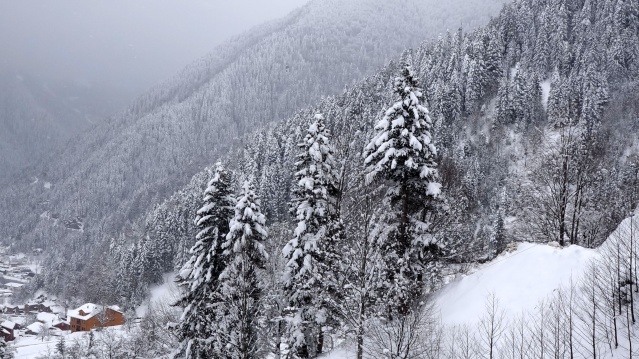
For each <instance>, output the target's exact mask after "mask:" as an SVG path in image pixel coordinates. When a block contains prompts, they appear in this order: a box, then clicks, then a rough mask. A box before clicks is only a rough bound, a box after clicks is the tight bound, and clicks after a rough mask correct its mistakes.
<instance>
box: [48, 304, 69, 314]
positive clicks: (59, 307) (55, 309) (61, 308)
mask: <svg viewBox="0 0 639 359" xmlns="http://www.w3.org/2000/svg"><path fill="white" fill-rule="evenodd" d="M50 307H51V311H52V312H53V313H56V314H64V311H65V309H66V308H64V306H62V305H58V304H53V305H51V306H50Z"/></svg>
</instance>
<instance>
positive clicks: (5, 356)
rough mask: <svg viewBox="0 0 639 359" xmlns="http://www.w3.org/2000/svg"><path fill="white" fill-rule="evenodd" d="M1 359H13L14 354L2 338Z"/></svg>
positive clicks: (0, 341) (0, 339)
mask: <svg viewBox="0 0 639 359" xmlns="http://www.w3.org/2000/svg"><path fill="white" fill-rule="evenodd" d="M0 359H13V352H12V351H11V349H10V348H9V346H8V345H7V342H5V341H4V338H2V337H0Z"/></svg>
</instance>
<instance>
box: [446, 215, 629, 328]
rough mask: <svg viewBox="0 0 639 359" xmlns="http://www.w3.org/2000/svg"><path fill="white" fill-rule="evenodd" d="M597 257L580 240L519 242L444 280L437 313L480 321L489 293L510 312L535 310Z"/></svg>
mask: <svg viewBox="0 0 639 359" xmlns="http://www.w3.org/2000/svg"><path fill="white" fill-rule="evenodd" d="M637 219H638V220H639V218H637ZM597 258H599V255H598V251H597V250H596V249H589V248H583V247H580V246H576V245H573V246H570V247H565V248H559V247H557V246H551V245H547V244H538V243H520V244H519V245H518V247H517V250H515V251H513V252H504V253H502V254H501V255H500V256H498V257H496V258H495V259H493V260H492V261H490V262H488V263H486V264H483V265H481V266H479V267H478V268H476V269H474V270H473V273H470V274H468V275H465V276H463V277H462V278H460V279H458V280H455V281H453V282H452V283H450V284H448V285H446V286H445V287H444V288H443V289H442V290H441V291H440V292H439V293H438V294H437V296H436V298H435V305H436V306H437V312H438V313H439V315H440V316H441V318H442V322H443V323H444V324H446V325H460V324H469V325H476V324H477V323H478V322H479V320H480V319H481V316H482V315H483V314H484V311H485V302H486V298H488V296H489V295H490V294H491V293H494V294H495V296H496V297H497V298H499V301H500V307H501V308H502V309H503V310H504V312H505V313H506V315H507V316H510V317H514V316H516V315H518V314H520V313H521V312H525V311H533V310H534V309H535V307H536V306H537V305H539V302H540V301H541V300H543V299H546V298H547V297H549V296H550V295H551V294H552V293H553V291H555V290H556V289H557V288H559V287H561V286H568V285H570V283H571V281H572V282H573V283H577V282H578V281H579V279H580V278H581V276H582V274H583V273H584V272H585V271H586V269H587V267H588V265H589V263H591V261H592V260H593V259H597Z"/></svg>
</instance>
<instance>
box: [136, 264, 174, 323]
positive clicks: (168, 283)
mask: <svg viewBox="0 0 639 359" xmlns="http://www.w3.org/2000/svg"><path fill="white" fill-rule="evenodd" d="M175 276H176V274H175V273H166V274H164V276H162V279H163V283H162V284H160V285H156V286H153V287H151V288H150V289H149V298H148V299H147V300H146V301H145V302H144V303H142V304H141V305H140V306H139V307H137V308H136V309H135V314H136V316H138V317H143V316H145V315H146V312H147V311H148V310H149V304H151V305H153V304H156V303H172V302H174V301H175V300H176V299H177V297H176V293H177V292H178V289H177V285H176V284H175Z"/></svg>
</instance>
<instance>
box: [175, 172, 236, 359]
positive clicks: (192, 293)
mask: <svg viewBox="0 0 639 359" xmlns="http://www.w3.org/2000/svg"><path fill="white" fill-rule="evenodd" d="M230 182H231V175H230V174H229V172H228V171H227V170H226V169H225V168H224V167H223V166H222V164H221V163H220V162H218V163H217V164H216V168H215V173H214V175H213V178H212V179H211V181H210V182H209V183H208V187H207V188H206V190H205V191H204V205H203V206H202V208H200V210H198V211H197V217H196V219H195V224H196V225H197V226H198V227H199V228H200V232H199V233H198V234H197V236H196V243H195V245H194V246H193V248H192V249H191V254H192V256H191V258H190V260H189V261H188V262H187V263H186V264H184V266H183V268H182V270H181V271H180V273H179V275H178V279H177V280H178V282H180V284H181V285H183V286H184V287H185V290H186V293H185V294H184V296H183V297H182V298H180V300H179V301H178V303H177V304H178V305H181V306H183V307H184V312H183V314H182V317H181V322H180V324H179V326H178V327H177V331H178V336H179V337H180V339H181V345H180V348H179V350H178V354H177V357H186V358H211V357H218V356H219V355H220V353H221V351H222V349H223V348H222V346H223V345H222V344H221V341H220V340H219V334H218V332H219V330H220V327H219V320H220V317H221V316H222V313H223V312H224V310H223V309H222V308H221V306H220V303H222V302H221V299H220V292H219V291H220V285H219V284H220V283H219V277H220V274H221V273H222V271H223V270H224V269H225V268H226V265H227V260H226V258H225V257H224V255H223V251H224V250H223V248H222V243H224V241H225V236H226V235H227V233H229V220H230V219H231V218H232V216H233V208H234V206H235V198H234V197H233V196H232V193H231V183H230Z"/></svg>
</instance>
